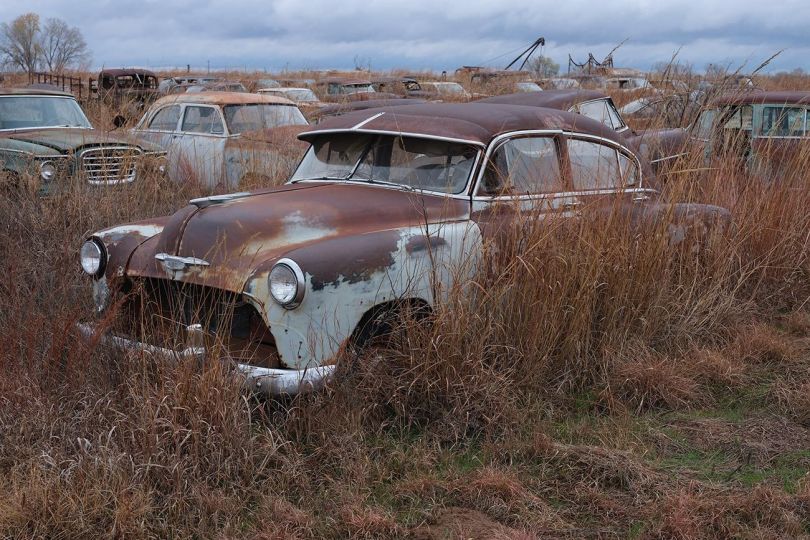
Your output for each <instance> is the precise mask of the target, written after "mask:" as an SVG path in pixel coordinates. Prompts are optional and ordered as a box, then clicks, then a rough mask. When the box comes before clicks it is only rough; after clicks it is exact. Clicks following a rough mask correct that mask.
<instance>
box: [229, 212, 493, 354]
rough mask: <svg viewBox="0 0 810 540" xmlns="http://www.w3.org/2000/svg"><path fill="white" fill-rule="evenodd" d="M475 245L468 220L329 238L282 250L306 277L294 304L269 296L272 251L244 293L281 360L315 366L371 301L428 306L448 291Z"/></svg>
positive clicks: (469, 265) (468, 271) (476, 233)
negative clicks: (283, 303)
mask: <svg viewBox="0 0 810 540" xmlns="http://www.w3.org/2000/svg"><path fill="white" fill-rule="evenodd" d="M481 246H482V241H481V232H480V230H479V228H478V226H477V225H476V224H475V223H473V222H472V221H460V222H453V223H443V224H437V225H429V226H420V227H406V228H401V229H391V230H385V231H377V232H372V233H359V234H354V235H349V236H341V237H336V238H330V239H328V240H325V241H321V242H314V243H311V244H309V245H306V246H303V247H300V248H298V249H295V250H292V251H289V252H287V253H285V254H284V255H283V257H286V258H290V259H292V260H294V261H295V262H296V263H297V264H298V265H299V266H300V267H301V269H302V271H303V273H304V276H305V287H306V292H305V293H304V299H303V301H302V302H301V304H300V305H299V306H298V307H296V308H295V309H291V310H288V309H285V308H284V307H282V306H280V305H279V304H278V303H276V302H275V301H274V300H273V299H272V297H271V296H270V293H269V289H268V284H267V278H268V275H269V273H270V270H271V269H272V266H273V264H275V262H276V261H277V260H278V258H275V259H273V260H272V261H268V262H267V263H266V264H265V265H263V266H262V267H261V268H259V269H258V270H257V271H256V272H255V273H254V274H253V275H252V276H251V278H250V279H249V280H248V283H247V286H246V288H245V295H246V296H247V297H249V298H250V299H251V300H252V301H253V302H254V303H255V305H256V306H257V308H259V309H260V311H261V312H262V313H263V315H264V317H265V320H266V322H267V324H268V326H269V328H270V332H271V333H272V334H273V337H274V339H275V341H276V346H277V348H278V352H279V355H280V357H281V361H282V362H283V363H284V364H285V365H286V366H288V367H293V368H296V369H304V368H307V367H315V366H319V365H323V364H325V363H329V362H330V361H331V360H332V359H333V358H334V356H335V355H336V354H337V353H338V351H339V350H340V348H341V346H343V344H344V343H345V342H346V340H347V339H348V338H349V336H351V334H352V332H353V331H354V329H355V328H356V327H357V325H358V323H359V322H360V320H361V319H362V317H363V315H364V314H365V313H366V312H368V311H369V310H371V309H372V308H373V307H374V306H377V305H379V304H382V303H385V302H390V301H392V300H396V299H403V298H409V299H415V298H418V299H421V300H423V301H425V302H427V303H428V304H429V305H433V304H434V303H435V302H436V301H437V300H439V299H441V298H444V297H446V296H447V294H449V292H450V290H451V288H452V287H453V285H454V284H456V283H461V282H462V281H463V279H464V278H466V277H470V276H471V275H472V273H473V272H474V271H475V269H476V268H477V266H478V262H479V260H480V256H481ZM279 258H280V257H279Z"/></svg>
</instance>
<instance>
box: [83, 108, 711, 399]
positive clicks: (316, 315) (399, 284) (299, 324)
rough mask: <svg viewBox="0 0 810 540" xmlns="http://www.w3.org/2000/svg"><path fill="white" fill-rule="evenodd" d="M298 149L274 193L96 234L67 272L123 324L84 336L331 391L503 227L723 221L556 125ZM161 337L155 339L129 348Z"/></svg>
mask: <svg viewBox="0 0 810 540" xmlns="http://www.w3.org/2000/svg"><path fill="white" fill-rule="evenodd" d="M299 137H300V138H301V139H303V140H305V141H307V142H309V143H310V144H311V146H310V148H309V150H308V151H307V153H306V155H305V157H304V158H303V160H302V161H301V163H300V165H299V167H298V169H297V171H296V172H295V174H294V175H293V177H292V178H291V179H290V181H289V182H288V183H287V184H286V185H284V186H282V187H279V188H273V189H267V190H262V191H257V192H254V193H234V194H231V195H223V196H215V197H207V198H203V199H198V200H192V201H191V202H190V204H189V206H187V207H185V208H183V209H181V210H179V211H178V212H177V213H175V214H174V215H172V216H167V217H163V218H157V219H151V220H146V221H142V222H138V223H132V224H129V225H123V226H118V227H112V228H109V229H106V230H102V231H99V232H97V233H95V234H93V235H92V236H91V237H90V238H89V239H88V240H87V242H86V243H85V244H84V245H83V246H82V248H81V262H82V267H83V269H84V270H85V272H86V273H87V274H89V275H90V276H92V278H93V290H94V299H95V303H96V309H97V311H98V313H99V318H100V320H102V321H110V320H112V319H116V318H117V319H118V320H120V321H121V324H120V326H115V324H113V327H112V328H111V329H110V328H104V327H101V326H96V325H93V324H89V323H86V324H83V325H81V326H80V330H81V332H82V333H83V334H85V335H86V336H91V337H92V338H93V339H96V338H98V339H104V341H105V342H107V343H109V344H112V345H114V346H117V347H125V348H134V349H147V350H149V351H152V352H155V353H158V354H160V355H165V356H167V357H176V355H177V354H181V355H186V356H188V355H191V356H194V355H198V354H204V353H205V352H206V350H207V349H206V346H207V345H203V343H206V344H210V343H212V342H214V343H220V344H222V347H224V349H225V350H226V351H227V354H226V355H225V357H230V358H233V359H234V360H235V361H236V363H237V365H238V367H239V369H240V371H242V372H243V373H244V374H246V375H247V381H248V383H249V385H250V386H251V387H252V388H253V389H255V390H257V391H260V392H267V393H269V394H284V393H295V392H297V391H298V390H299V388H300V387H301V386H302V385H303V386H304V387H308V386H317V385H318V384H320V383H321V382H322V381H323V379H324V378H325V377H328V376H329V375H330V373H332V371H333V370H334V368H335V366H334V361H335V359H336V356H337V355H338V353H339V351H340V350H341V348H342V347H344V346H347V345H349V344H351V343H352V342H355V343H356V341H355V340H359V339H360V336H363V335H364V334H365V332H364V330H365V329H366V328H367V327H368V325H369V324H371V322H372V321H373V320H377V319H376V318H377V317H378V316H384V314H385V313H386V312H387V311H388V310H395V309H397V308H398V307H401V306H402V305H403V303H407V305H416V306H431V305H434V303H436V302H438V301H440V299H441V298H443V297H444V295H446V293H447V291H448V289H449V288H450V287H452V286H453V285H454V283H458V282H459V281H458V280H459V279H460V278H463V277H464V276H465V275H471V274H472V272H474V271H475V268H476V266H477V263H478V262H479V261H480V260H481V257H482V256H483V245H484V244H483V242H484V240H485V239H486V238H492V237H493V231H495V230H496V229H497V227H498V224H499V223H504V222H511V220H512V219H513V218H514V216H515V215H516V214H515V213H516V212H526V211H528V212H531V213H533V214H535V215H537V216H538V217H540V216H542V215H544V214H551V213H555V214H557V215H560V216H563V217H566V216H568V217H573V216H576V215H577V211H576V209H578V208H585V207H587V208H592V207H597V208H605V207H607V206H611V207H613V206H615V205H616V204H617V203H619V204H620V205H621V207H622V208H626V210H627V212H628V213H630V214H632V215H633V216H638V219H647V218H649V219H655V216H657V215H660V213H662V212H671V213H673V214H675V215H678V216H681V217H683V219H684V222H688V223H694V222H700V223H704V222H703V220H704V219H706V220H708V219H718V218H722V217H723V216H724V215H725V214H724V210H722V209H720V208H717V207H709V206H704V205H690V204H677V205H670V204H664V203H661V202H659V201H658V200H657V199H656V192H655V191H654V190H651V189H649V188H646V187H645V185H644V183H643V181H644V179H643V174H642V172H641V171H642V167H641V164H640V163H639V159H638V158H637V157H636V156H635V155H634V153H633V152H632V150H630V149H629V148H627V147H626V146H625V143H624V141H623V140H622V139H621V138H620V137H619V136H617V135H616V134H615V133H614V132H613V130H609V129H607V128H605V126H604V125H602V124H599V123H597V122H594V121H592V120H590V119H586V118H583V117H582V116H579V115H576V114H572V113H568V112H561V111H555V110H548V109H541V108H536V107H520V106H510V105H489V104H422V105H411V106H403V107H398V108H395V109H374V110H366V111H357V112H353V113H349V114H346V115H343V116H340V117H334V118H329V119H327V120H325V121H324V122H323V123H322V124H320V125H319V126H317V127H315V128H313V129H311V130H309V131H306V132H304V133H302V134H301V135H299ZM510 203H515V204H510ZM504 209H506V210H507V211H504ZM110 306H117V309H118V308H120V310H121V311H120V312H119V315H120V316H119V317H116V315H115V312H110V311H109V310H110V309H111V308H110ZM171 308H175V309H174V310H172V309H171ZM217 310H220V311H221V310H225V311H227V312H229V313H231V314H232V315H231V317H230V321H229V322H227V323H226V322H224V320H223V319H222V318H220V316H219V314H218V313H217ZM163 323H165V324H166V325H168V327H169V328H167V329H166V330H165V333H166V335H168V337H167V338H166V339H162V340H161V341H155V340H157V339H158V338H157V337H154V335H151V334H149V333H145V332H144V328H145V327H149V325H150V324H154V325H155V326H157V325H160V324H163ZM155 335H157V334H155ZM185 335H188V336H189V337H188V339H187V341H184V340H186V338H185V337H184V336H185ZM104 336H106V337H104ZM144 339H146V340H149V342H148V344H147V343H144V342H143V340H144ZM178 350H179V351H180V352H179V353H178V352H176V351H178ZM244 351H249V352H252V353H255V354H252V355H251V354H243V353H244Z"/></svg>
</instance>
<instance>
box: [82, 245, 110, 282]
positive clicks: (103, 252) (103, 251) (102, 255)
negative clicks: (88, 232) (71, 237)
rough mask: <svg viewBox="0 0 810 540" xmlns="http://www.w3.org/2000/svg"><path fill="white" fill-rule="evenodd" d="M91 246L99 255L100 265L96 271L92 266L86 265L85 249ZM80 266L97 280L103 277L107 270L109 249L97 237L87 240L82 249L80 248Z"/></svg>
mask: <svg viewBox="0 0 810 540" xmlns="http://www.w3.org/2000/svg"><path fill="white" fill-rule="evenodd" d="M90 246H92V247H94V248H95V249H96V250H97V253H98V255H97V257H98V265H97V267H96V268H95V270H94V269H93V267H92V266H89V265H85V247H90ZM79 264H80V265H81V267H82V270H83V271H84V273H85V274H88V275H90V276H93V277H94V278H96V279H98V278H100V277H101V276H103V275H104V270H105V269H106V268H107V248H106V247H105V246H104V243H103V242H102V241H101V240H99V239H98V238H96V237H91V238H88V239H87V240H85V241H84V243H83V244H82V247H81V248H79Z"/></svg>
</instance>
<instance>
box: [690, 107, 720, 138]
mask: <svg viewBox="0 0 810 540" xmlns="http://www.w3.org/2000/svg"><path fill="white" fill-rule="evenodd" d="M716 115H717V111H715V110H714V109H709V110H706V111H703V112H702V113H700V117H699V118H698V120H697V122H696V123H695V131H694V136H695V138H696V139H700V140H701V141H708V140H709V139H711V137H712V128H713V127H714V117H715V116H716Z"/></svg>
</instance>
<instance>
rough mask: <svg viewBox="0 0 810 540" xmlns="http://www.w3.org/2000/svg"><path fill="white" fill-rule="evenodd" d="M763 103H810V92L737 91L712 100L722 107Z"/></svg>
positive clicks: (714, 103)
mask: <svg viewBox="0 0 810 540" xmlns="http://www.w3.org/2000/svg"><path fill="white" fill-rule="evenodd" d="M763 103H778V104H784V105H788V104H793V105H810V92H802V91H762V90H758V91H753V92H735V93H733V94H725V95H723V96H720V97H719V98H717V99H715V100H714V101H713V102H712V104H713V105H715V106H720V107H722V106H725V105H759V104H763Z"/></svg>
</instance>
